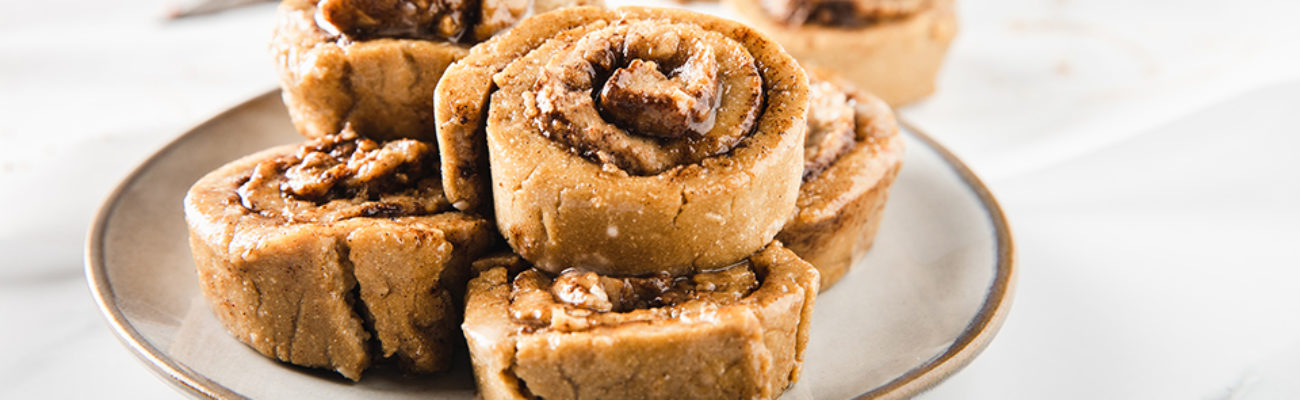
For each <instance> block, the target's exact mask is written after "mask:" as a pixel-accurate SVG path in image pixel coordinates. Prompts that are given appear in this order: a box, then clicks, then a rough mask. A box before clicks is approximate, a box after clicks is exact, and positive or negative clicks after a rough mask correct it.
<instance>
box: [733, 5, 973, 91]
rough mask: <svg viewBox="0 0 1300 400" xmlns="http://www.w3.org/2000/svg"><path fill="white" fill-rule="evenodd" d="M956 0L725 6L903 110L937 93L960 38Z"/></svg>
mask: <svg viewBox="0 0 1300 400" xmlns="http://www.w3.org/2000/svg"><path fill="white" fill-rule="evenodd" d="M953 1H954V0H726V2H727V3H728V4H729V5H730V6H731V7H732V8H734V9H735V10H736V11H738V12H739V13H740V14H741V16H742V17H744V19H745V21H746V22H748V23H750V24H753V25H754V26H755V27H757V28H758V29H760V30H762V31H764V32H766V33H768V34H770V35H772V37H773V38H775V39H776V40H777V41H779V42H781V44H782V45H784V46H785V49H786V50H787V51H789V52H790V54H792V55H794V56H795V58H798V59H799V60H800V61H802V62H804V63H805V64H812V65H816V66H820V67H824V68H827V69H830V70H834V71H836V72H838V73H839V74H840V75H841V76H843V77H844V78H846V79H848V80H849V81H851V82H853V83H854V84H856V85H857V86H858V87H861V88H863V89H864V90H868V91H870V92H871V93H873V94H875V95H877V96H880V97H881V98H882V99H884V100H885V101H886V102H888V103H889V104H891V105H894V106H898V105H903V104H907V103H911V102H913V101H916V100H920V99H921V98H924V97H925V96H928V95H929V94H930V93H932V92H934V83H935V82H934V81H935V76H936V75H938V72H939V67H940V65H941V64H942V62H943V58H944V55H945V53H947V51H948V45H949V43H951V42H952V39H953V37H954V36H955V35H956V32H957V17H956V13H955V12H954V6H953Z"/></svg>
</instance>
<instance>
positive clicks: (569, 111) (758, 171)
mask: <svg viewBox="0 0 1300 400" xmlns="http://www.w3.org/2000/svg"><path fill="white" fill-rule="evenodd" d="M807 92H808V87H807V78H806V76H805V75H804V72H803V69H802V68H800V67H799V65H798V64H796V63H795V62H794V60H793V59H792V58H790V56H789V55H787V54H786V53H785V52H784V51H783V50H781V47H780V45H778V44H777V43H775V42H773V41H771V40H769V39H768V38H767V37H766V36H764V35H763V34H761V33H759V32H757V31H754V30H752V29H750V28H748V27H746V26H744V25H741V24H738V23H735V22H731V21H728V20H724V19H721V18H716V17H711V16H707V15H703V14H697V13H693V12H689V11H684V10H667V9H653V8H638V7H628V8H621V9H617V10H607V9H598V8H570V9H565V10H561V11H558V12H552V13H547V14H543V15H540V16H536V17H533V18H530V19H528V20H525V21H524V22H522V23H520V24H519V25H518V26H517V27H515V28H514V29H512V30H511V31H509V32H507V33H506V34H504V35H501V36H498V37H496V38H493V39H492V40H490V41H489V42H488V43H485V44H484V45H483V46H480V47H476V48H475V49H473V50H472V51H471V54H470V55H469V56H468V57H466V58H465V59H463V60H461V61H459V62H457V63H456V64H455V65H453V66H451V67H450V68H448V70H447V73H446V75H445V77H444V79H443V83H442V84H441V85H439V87H438V90H437V109H436V114H437V118H438V124H439V129H438V136H439V145H440V148H441V150H442V152H443V155H444V158H443V159H442V162H443V164H442V168H443V170H442V171H443V177H444V182H443V183H444V185H445V186H446V190H447V193H448V197H449V198H450V199H452V201H453V202H454V203H458V202H464V203H463V204H464V205H465V206H466V207H473V205H474V204H477V203H480V202H486V201H489V200H488V199H487V196H488V193H489V189H488V188H487V183H488V178H489V177H488V171H489V170H490V174H491V176H490V178H491V183H492V187H491V190H490V192H491V196H492V200H491V201H493V204H494V206H495V207H494V208H495V212H496V218H497V223H498V227H499V228H500V229H501V231H502V234H503V235H504V236H505V238H506V239H507V241H508V242H509V243H510V244H511V245H512V246H513V247H514V249H515V250H516V251H517V252H518V253H519V254H520V255H521V256H523V258H525V259H527V260H529V261H530V262H531V263H532V264H533V265H535V266H536V267H537V268H539V269H542V270H545V271H549V272H552V273H558V272H561V271H562V270H563V269H565V268H570V267H576V268H582V269H585V270H588V271H593V272H598V273H602V274H608V275H620V276H630V275H645V274H654V273H659V272H666V273H670V274H674V275H681V274H688V273H692V272H697V271H704V270H710V269H715V268H720V267H723V266H726V265H729V264H731V263H733V262H735V261H736V260H739V259H741V258H744V257H746V256H747V255H749V254H752V253H753V252H754V251H756V250H758V249H759V248H761V247H763V246H764V245H766V244H767V243H768V242H770V241H771V239H772V237H773V236H775V235H776V232H777V231H779V230H780V229H781V226H782V225H783V224H784V223H785V221H786V220H787V219H789V217H790V215H791V213H792V212H793V210H794V201H795V198H796V197H797V194H798V190H799V189H798V187H799V184H800V178H801V175H800V171H801V170H802V167H801V164H802V162H803V161H802V157H801V150H802V143H803V141H804V131H805V130H806V122H805V116H806V112H807V106H808V103H807ZM489 159H490V163H488V162H487V160H489ZM485 164H490V167H489V166H488V165H485Z"/></svg>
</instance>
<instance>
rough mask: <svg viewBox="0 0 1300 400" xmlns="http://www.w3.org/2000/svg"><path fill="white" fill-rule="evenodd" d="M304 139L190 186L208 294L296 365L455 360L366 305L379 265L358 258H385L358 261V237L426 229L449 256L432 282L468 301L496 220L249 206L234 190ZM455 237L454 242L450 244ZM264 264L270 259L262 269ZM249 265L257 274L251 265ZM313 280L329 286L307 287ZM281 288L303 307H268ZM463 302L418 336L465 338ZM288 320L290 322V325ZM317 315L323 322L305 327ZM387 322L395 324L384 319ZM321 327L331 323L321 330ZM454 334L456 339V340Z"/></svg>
mask: <svg viewBox="0 0 1300 400" xmlns="http://www.w3.org/2000/svg"><path fill="white" fill-rule="evenodd" d="M297 147H298V146H297V145H287V146H280V147H275V148H271V149H267V150H264V151H262V152H259V153H255V154H252V155H249V156H246V157H243V158H241V159H238V160H236V161H232V162H230V163H228V164H226V165H224V166H222V167H220V168H218V169H217V170H214V171H212V172H210V173H209V174H207V175H205V176H204V177H203V178H200V180H199V181H198V182H196V183H195V185H194V186H193V187H192V188H191V190H190V191H189V192H187V194H186V198H185V200H184V207H185V216H186V221H187V225H188V227H189V236H190V245H191V251H192V252H193V255H194V261H195V263H196V267H197V272H198V276H199V281H200V285H201V288H202V289H203V293H204V297H205V300H207V302H208V304H209V306H210V307H211V309H212V311H213V313H214V314H216V315H217V317H218V319H219V320H220V321H221V322H222V324H223V327H225V328H226V330H227V331H228V332H229V333H230V334H232V335H233V336H235V337H236V338H237V339H239V340H240V341H241V342H243V343H245V344H247V345H248V346H250V347H252V348H253V349H255V350H257V351H258V352H259V353H262V354H263V355H265V356H267V357H271V358H275V359H277V360H280V361H283V362H288V363H291V364H295V365H302V366H307V367H315V368H327V369H333V370H335V371H336V372H338V373H340V374H341V375H343V376H345V377H347V378H349V379H352V380H358V379H360V377H361V373H362V371H364V370H365V369H366V368H368V367H369V366H370V364H371V362H372V361H373V360H375V359H380V358H392V359H395V360H397V361H399V362H401V363H402V364H403V365H404V368H408V369H409V370H411V371H414V372H431V371H435V370H440V369H443V368H446V366H447V365H446V363H447V362H448V361H450V353H449V352H448V351H450V350H451V349H453V348H451V347H448V348H447V349H445V350H446V351H444V350H436V349H433V351H434V353H435V354H429V350H430V349H429V348H424V350H420V351H416V352H414V353H412V352H410V351H408V350H412V349H413V348H412V347H411V340H412V337H411V336H409V335H404V334H403V333H402V332H397V331H396V330H393V329H391V327H393V326H395V325H393V323H396V324H399V325H400V324H403V323H405V322H401V321H394V320H392V319H389V320H388V322H387V323H385V322H383V321H376V320H375V319H374V316H373V315H372V314H370V311H368V310H367V307H365V305H364V304H365V302H366V300H365V299H367V298H370V297H373V296H372V295H375V293H374V291H371V290H369V289H370V288H369V287H367V285H370V284H372V283H374V282H378V281H377V280H375V279H376V278H375V277H376V276H377V275H374V274H370V275H371V277H366V276H362V275H364V274H358V273H357V268H363V269H368V270H376V267H377V266H371V265H361V266H358V265H357V263H356V262H354V261H355V260H353V258H355V257H352V254H351V253H352V252H353V251H354V250H355V249H354V248H352V246H355V244H354V243H353V241H364V240H366V239H365V238H357V237H356V235H358V234H362V233H379V234H380V235H381V236H388V235H395V236H396V237H398V238H407V239H412V240H417V241H419V240H426V239H427V241H429V244H430V245H431V246H432V247H435V248H441V249H435V250H446V252H445V253H446V254H448V255H449V258H447V259H445V260H444V261H446V262H444V263H442V264H441V265H438V266H436V267H439V268H442V269H441V270H438V271H436V272H433V273H434V274H436V275H437V278H435V279H434V282H432V283H433V287H430V289H436V290H444V291H447V292H449V293H451V295H450V296H449V297H448V296H441V295H440V296H441V297H446V298H447V299H448V300H451V301H452V303H456V304H459V301H460V299H461V298H460V295H459V294H460V293H463V292H462V290H463V287H464V284H463V283H464V282H465V281H466V280H467V279H468V262H469V260H470V259H472V258H473V257H476V256H477V255H478V254H481V253H483V252H484V251H486V250H487V248H488V247H489V246H490V245H492V244H493V243H496V241H497V239H495V237H496V235H495V233H494V232H493V229H492V227H491V226H490V224H489V223H488V222H487V221H485V220H483V219H481V218H477V217H474V216H470V215H467V214H463V213H459V212H443V213H438V214H432V215H420V216H405V217H396V218H372V217H357V218H352V219H348V220H343V221H334V222H304V223H286V222H285V221H283V220H280V219H277V218H270V217H266V216H262V215H260V214H257V213H253V212H251V211H249V210H248V209H246V208H244V207H243V206H242V204H240V200H239V198H238V195H236V194H234V190H235V188H236V187H238V186H239V184H240V181H241V180H242V179H243V178H242V175H245V172H246V171H250V170H251V169H252V168H254V166H256V165H257V164H258V163H259V162H261V161H264V160H267V159H270V158H273V157H275V156H277V155H282V154H286V153H291V152H293V151H294V150H296V149H297ZM204 198H208V199H209V200H212V199H217V200H219V202H218V203H219V204H220V205H219V206H212V205H208V204H204V203H206V202H205V201H204ZM376 231H381V232H376ZM372 236H373V235H372ZM357 243H362V242H357ZM448 245H450V246H451V248H450V249H446V248H443V247H444V246H448ZM361 246H362V247H366V245H365V244H361ZM372 250H373V249H372ZM317 261H320V262H317ZM286 266H287V267H286ZM259 268H263V269H262V270H261V272H256V271H257V270H258V269H259ZM286 268H287V269H286ZM302 271H316V272H319V274H315V273H311V274H308V273H307V272H302ZM250 272H253V273H257V274H258V275H248V274H249V273H250ZM427 272H430V271H426V273H427ZM283 273H291V274H294V276H298V277H300V278H301V279H304V280H308V282H307V283H304V282H302V281H294V282H292V283H282V282H279V281H278V280H279V278H277V277H276V276H275V274H283ZM259 282H261V283H259ZM311 282H315V283H314V284H313V283H311ZM259 285H261V286H262V287H259ZM306 285H315V286H316V287H317V288H324V290H320V291H310V290H306V289H304V286H306ZM272 289H279V290H282V291H285V290H287V291H288V293H289V294H288V296H289V297H296V298H297V299H298V300H296V301H295V302H297V303H299V306H298V311H297V312H296V313H294V314H295V316H294V317H293V318H288V317H286V315H288V314H284V313H278V314H275V315H271V314H268V313H273V311H269V310H267V309H266V308H267V306H270V307H274V304H275V303H276V302H275V301H274V299H269V298H266V297H264V294H265V293H264V292H265V291H267V290H272ZM380 295H381V296H382V294H380ZM305 302H310V303H312V304H313V308H315V309H316V310H317V311H321V312H319V313H305V314H304V313H303V312H302V308H303V307H304V306H303V304H306V303H305ZM376 306H378V305H376ZM459 308H460V307H459V306H452V307H450V308H444V309H443V312H444V313H443V314H442V315H443V317H445V318H452V319H453V320H451V321H444V322H446V323H447V324H448V325H447V328H446V329H445V330H446V332H443V334H442V335H441V336H437V335H435V336H437V337H416V338H414V340H416V341H420V340H423V339H428V338H432V339H433V340H434V341H435V342H439V343H440V344H434V345H433V346H435V347H446V346H450V345H452V344H453V343H455V342H458V341H459V338H458V337H457V335H455V333H454V332H452V330H454V329H456V328H455V326H456V322H455V321H456V320H459V315H460V310H459ZM318 314H328V315H326V316H324V317H322V316H321V315H318ZM335 317H338V318H335ZM281 319H283V320H281ZM286 321H288V322H289V326H288V327H287V329H286V327H285V326H283V323H284V322H286ZM312 321H315V322H312ZM321 321H324V322H321ZM313 323H314V324H316V325H317V326H316V329H305V330H304V328H302V326H304V325H311V324H313ZM322 323H323V324H324V325H321V324H322ZM434 323H437V322H436V321H434ZM377 324H378V325H377ZM385 324H386V325H387V327H385V326H381V325H385ZM321 329H324V330H325V331H326V333H321V331H320V330H321ZM321 335H324V336H327V338H326V339H324V340H325V342H327V343H328V344H327V345H325V346H324V347H323V348H316V349H313V348H311V345H312V344H313V342H315V344H320V341H321V340H322V339H321V338H320V337H319V336H321ZM390 339H391V340H390ZM448 339H451V341H450V342H447V340H448ZM303 341H306V342H303ZM416 347H420V346H418V345H417V346H416ZM376 350H378V351H381V352H382V353H376V352H375V351H376ZM420 353H423V354H420Z"/></svg>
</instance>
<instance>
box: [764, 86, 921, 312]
mask: <svg viewBox="0 0 1300 400" xmlns="http://www.w3.org/2000/svg"><path fill="white" fill-rule="evenodd" d="M808 76H809V88H810V90H809V97H810V98H811V102H810V103H811V105H810V106H809V111H808V136H807V139H806V141H805V144H804V160H805V161H804V184H803V186H801V187H800V188H799V200H798V211H797V212H795V215H794V218H792V219H791V220H790V222H789V223H787V224H786V226H785V229H783V230H782V231H781V233H779V234H777V239H778V240H780V241H781V242H782V243H785V244H786V246H787V247H788V248H790V250H793V251H794V252H795V253H797V254H799V256H800V257H802V258H803V259H804V260H807V261H808V262H809V263H812V265H813V266H815V267H817V270H818V271H820V272H821V288H822V289H823V290H824V289H826V288H829V287H830V286H831V285H834V284H835V282H836V281H838V280H839V279H840V278H841V277H843V276H844V274H845V273H846V272H848V269H849V267H850V266H852V264H853V261H854V260H857V259H858V258H859V257H861V256H862V254H863V253H865V252H866V251H867V249H869V248H870V247H871V245H872V243H873V242H874V241H875V238H876V230H877V229H879V227H880V220H881V216H882V215H883V214H884V209H885V201H886V200H887V199H888V197H889V187H890V185H892V184H893V182H894V178H895V177H896V176H898V170H899V168H900V167H901V166H902V161H903V157H902V155H903V138H902V137H901V136H899V134H898V121H897V120H896V119H895V118H894V112H893V111H892V110H890V108H889V105H887V104H885V102H884V101H881V100H880V99H879V98H877V97H875V96H872V95H871V94H869V93H867V92H865V91H862V90H859V89H857V88H855V87H853V85H852V84H850V83H848V82H845V81H844V80H841V79H838V78H837V77H835V76H834V75H833V74H831V73H830V72H829V71H826V70H820V69H815V68H812V69H809V70H808Z"/></svg>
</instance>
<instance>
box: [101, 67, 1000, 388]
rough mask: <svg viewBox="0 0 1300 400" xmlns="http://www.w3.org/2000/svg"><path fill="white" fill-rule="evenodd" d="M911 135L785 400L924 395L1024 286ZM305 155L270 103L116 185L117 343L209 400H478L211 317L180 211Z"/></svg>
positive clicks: (107, 252)
mask: <svg viewBox="0 0 1300 400" xmlns="http://www.w3.org/2000/svg"><path fill="white" fill-rule="evenodd" d="M904 135H905V137H906V138H907V144H908V146H909V147H908V148H907V156H906V158H905V160H904V163H903V169H902V172H901V174H900V175H899V177H898V180H897V181H896V183H895V184H894V188H893V191H892V192H891V196H890V199H889V205H888V206H887V208H886V211H885V217H884V225H883V226H882V227H881V229H880V233H879V236H878V237H877V239H876V244H875V248H874V249H872V251H871V252H870V253H869V254H868V256H867V257H865V258H864V259H863V260H862V261H861V262H860V263H859V264H858V265H856V266H854V269H853V270H852V271H850V272H849V274H848V275H846V276H845V278H844V279H843V280H841V281H840V282H839V283H838V284H837V285H836V286H834V287H833V288H831V289H830V290H828V291H827V292H825V293H822V295H821V296H820V297H819V298H818V299H817V307H816V310H815V312H814V317H813V328H812V329H813V331H812V339H811V342H810V344H809V347H808V352H807V354H806V359H805V364H804V370H803V376H802V378H801V379H800V381H799V383H798V384H797V385H795V386H794V387H793V388H791V389H790V390H788V391H787V392H786V394H785V398H791V399H804V398H818V399H834V398H847V397H855V396H863V397H905V396H909V395H912V394H915V393H918V392H920V391H922V390H924V389H925V388H928V387H930V386H931V385H933V384H935V383H937V382H938V381H940V380H942V379H943V378H945V377H947V376H948V375H949V374H952V373H953V372H955V371H956V370H957V369H959V368H960V367H961V366H963V365H965V364H966V363H968V362H969V361H970V360H971V359H972V358H973V357H975V355H976V354H978V353H979V351H980V350H981V349H983V348H984V346H986V345H987V344H988V342H989V340H990V339H992V337H993V335H994V334H995V332H996V331H997V329H998V326H999V325H1000V323H1001V321H1002V319H1003V317H1005V315H1006V312H1007V309H1008V306H1009V303H1010V297H1011V289H1012V283H1013V282H1014V274H1015V272H1014V266H1013V265H1014V261H1013V252H1012V243H1011V236H1010V233H1009V231H1008V229H1007V223H1006V221H1005V219H1004V217H1003V215H1002V211H1001V210H1000V209H999V208H998V205H997V203H996V201H995V200H994V199H993V197H992V196H991V195H990V194H989V192H988V190H987V189H986V188H985V187H984V186H983V184H981V183H980V181H979V180H978V179H977V178H976V177H975V175H973V174H972V173H971V172H970V170H968V169H967V168H966V167H965V166H964V165H962V163H961V162H960V161H959V160H957V158H956V157H954V156H953V155H952V154H951V153H949V152H948V151H947V150H945V149H943V148H942V147H941V146H939V144H938V143H935V142H934V141H933V140H932V139H930V138H928V137H926V136H925V135H923V134H921V133H919V132H917V131H915V130H914V129H910V128H909V129H905V130H904ZM298 140H301V138H299V137H298V136H297V135H296V134H295V133H294V130H293V128H292V126H291V125H290V124H289V120H288V116H287V114H286V112H285V109H284V106H283V105H282V103H281V102H280V98H279V92H271V93H267V94H265V95H262V96H259V97H257V98H254V99H252V100H250V101H248V102H247V103H245V104H242V105H240V106H237V107H235V108H233V109H231V110H229V111H227V112H225V113H223V114H221V115H218V116H217V117H215V118H213V119H212V120H210V121H208V122H206V123H204V124H202V125H200V126H199V127H197V128H195V129H193V130H191V131H190V132H188V133H185V134H184V135H181V136H180V137H179V138H177V139H176V140H175V141H174V142H172V143H171V144H169V145H167V146H166V147H164V148H163V149H162V150H161V151H159V152H158V153H157V154H155V155H154V156H153V157H151V158H150V159H149V160H148V161H146V162H145V163H144V164H143V165H141V166H140V167H139V168H138V169H137V170H136V171H135V172H133V173H132V174H131V175H130V176H129V177H128V178H127V179H126V180H125V181H124V182H122V183H121V185H120V186H119V187H118V188H117V190H116V191H115V192H114V193H113V194H112V195H111V196H110V197H109V198H108V200H107V201H106V203H105V204H104V206H103V208H102V209H101V210H100V213H99V216H98V217H97V219H96V221H95V224H94V226H93V227H92V228H91V231H90V234H89V237H88V239H87V252H86V274H87V277H88V279H89V281H90V287H91V290H92V291H93V292H94V296H95V298H96V299H97V301H98V302H99V305H100V308H101V309H102V310H103V312H104V315H105V316H106V317H107V318H108V321H109V323H110V324H111V325H112V327H113V329H114V331H115V332H116V334H117V335H118V337H119V338H121V340H122V342H123V343H125V344H126V345H127V346H128V347H130V348H131V350H133V351H134V352H135V353H136V354H137V355H138V356H140V358H141V359H143V360H144V361H145V363H146V364H148V365H149V367H150V368H152V369H153V370H154V371H155V372H157V373H158V374H159V376H161V377H162V378H164V379H165V380H166V381H168V382H169V383H171V384H173V385H175V386H176V387H178V388H180V389H181V390H183V391H184V392H186V393H188V394H191V395H194V396H196V397H200V398H220V399H228V398H243V397H248V398H265V399H270V398H332V399H349V398H358V399H360V398H366V399H384V398H393V399H397V398H419V399H431V398H457V399H469V398H473V396H474V382H473V377H472V376H471V374H470V370H469V362H468V360H467V358H466V357H464V356H463V354H462V357H461V361H460V362H458V364H457V367H456V368H455V370H454V371H452V372H450V373H446V374H441V375H436V376H432V377H409V376H402V375H400V374H397V373H394V372H392V371H385V370H383V369H378V370H371V371H368V372H367V373H366V375H365V378H364V379H363V380H362V381H361V382H359V383H351V382H349V381H347V380H344V379H341V378H339V377H338V375H337V374H334V373H332V372H323V371H316V370H309V369H304V368H297V367H292V366H288V365H285V364H281V363H278V362H275V361H272V360H270V359H268V358H265V357H262V356H261V355H259V354H258V353H256V352H255V351H253V350H252V349H251V348H248V347H246V346H244V345H243V344H241V343H239V342H238V341H236V340H235V339H234V338H232V337H231V336H230V335H228V334H226V332H225V330H224V329H222V327H221V325H220V324H219V322H217V320H216V317H215V316H213V314H212V313H211V312H210V311H209V310H208V307H207V305H206V304H205V303H204V302H203V299H202V297H201V295H200V294H199V286H198V282H197V279H196V277H195V274H194V264H193V262H192V261H191V258H190V251H189V246H188V242H187V233H186V227H185V221H184V216H183V213H182V210H181V198H182V197H183V196H184V195H185V191H186V190H187V189H189V187H190V185H191V184H193V183H194V181H195V180H197V179H198V178H199V177H200V176H202V175H203V174H205V173H207V172H208V171H211V170H213V169H215V168H217V167H218V166H220V165H222V164H224V163H226V162H229V161H231V160H234V159H236V158H238V157H240V156H243V155H245V154H249V153H252V152H254V151H257V150H260V149H263V148H267V147H270V146H273V145H279V144H284V143H290V142H294V141H298Z"/></svg>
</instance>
